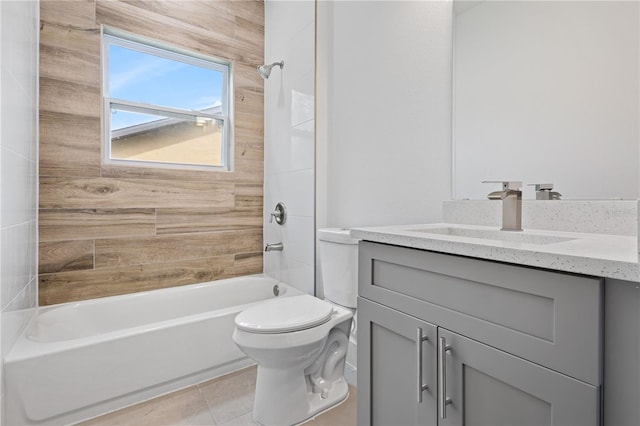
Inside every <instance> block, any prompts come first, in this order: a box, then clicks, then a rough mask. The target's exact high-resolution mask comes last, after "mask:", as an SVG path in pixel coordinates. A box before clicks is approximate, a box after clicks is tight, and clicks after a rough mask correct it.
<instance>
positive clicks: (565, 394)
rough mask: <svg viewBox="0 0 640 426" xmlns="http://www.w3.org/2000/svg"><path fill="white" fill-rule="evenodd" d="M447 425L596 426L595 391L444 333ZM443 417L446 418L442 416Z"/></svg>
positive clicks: (444, 421) (440, 335) (441, 334)
mask: <svg viewBox="0 0 640 426" xmlns="http://www.w3.org/2000/svg"><path fill="white" fill-rule="evenodd" d="M438 338H444V339H445V341H446V346H448V347H449V350H447V351H446V355H445V357H444V360H445V362H444V365H443V366H442V367H440V368H444V369H445V371H446V374H445V375H444V376H443V377H444V378H445V388H446V392H445V393H446V397H447V398H449V399H450V400H451V403H450V404H448V405H446V407H445V410H446V415H445V418H444V419H440V422H439V424H440V425H443V426H448V425H451V426H458V425H463V424H464V425H487V426H488V425H492V426H525V425H531V426H542V425H576V426H583V425H597V424H598V412H599V400H598V390H597V389H596V387H595V386H592V385H588V384H586V383H584V382H581V381H578V380H575V379H572V378H570V377H567V376H565V375H563V374H560V373H557V372H555V371H552V370H549V369H547V368H544V367H541V366H539V365H537V364H534V363H532V362H529V361H526V360H524V359H522V358H519V357H515V356H513V355H510V354H508V353H506V352H503V351H499V350H497V349H495V348H492V347H490V346H487V345H484V344H482V343H479V342H476V341H474V340H471V339H468V338H466V337H464V336H461V335H459V334H457V333H453V332H450V331H448V330H445V329H442V328H440V329H438ZM441 414H442V413H441Z"/></svg>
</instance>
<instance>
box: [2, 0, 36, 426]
mask: <svg viewBox="0 0 640 426" xmlns="http://www.w3.org/2000/svg"><path fill="white" fill-rule="evenodd" d="M38 23H39V3H38V2H37V1H0V70H1V73H0V306H1V308H2V314H1V316H0V333H1V334H2V339H1V343H0V346H1V350H0V353H1V354H2V360H3V363H4V357H5V355H6V354H7V352H8V351H9V349H11V347H12V346H13V343H14V342H15V339H16V336H17V335H18V333H19V332H20V331H21V329H22V328H23V327H24V325H25V324H26V322H27V321H28V319H29V318H30V316H31V314H32V312H33V308H35V307H36V305H37V285H38V279H37V257H38V254H37V231H38V229H37V193H38V192H37V191H38V189H37V185H38V179H37V173H38V172H37V166H38V160H37V158H38V124H37V118H38V37H39V31H38ZM2 369H4V368H2ZM0 379H1V376H0ZM1 395H2V398H1V399H2V403H3V404H4V386H2V393H1ZM3 417H4V409H3V410H2V418H3ZM0 421H1V422H2V423H4V420H0Z"/></svg>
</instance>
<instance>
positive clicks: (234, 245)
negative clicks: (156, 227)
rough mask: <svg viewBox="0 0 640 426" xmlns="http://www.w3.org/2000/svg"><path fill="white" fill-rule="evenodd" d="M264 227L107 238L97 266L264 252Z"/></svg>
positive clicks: (101, 244)
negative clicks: (230, 230) (175, 234)
mask: <svg viewBox="0 0 640 426" xmlns="http://www.w3.org/2000/svg"><path fill="white" fill-rule="evenodd" d="M261 249H262V229H257V230H249V231H233V232H212V233H197V234H186V235H179V236H160V237H154V238H139V239H138V238H128V239H123V238H120V239H116V238H114V239H108V240H97V241H96V260H95V262H96V268H113V267H119V266H127V265H137V264H151V263H165V262H172V261H173V262H177V261H183V260H192V259H201V258H208V257H215V256H221V255H232V256H234V271H233V273H234V275H238V274H237V273H236V272H235V263H238V259H237V258H238V256H239V253H255V252H260V254H261V252H262V250H261Z"/></svg>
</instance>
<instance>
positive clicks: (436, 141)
mask: <svg viewBox="0 0 640 426" xmlns="http://www.w3.org/2000/svg"><path fill="white" fill-rule="evenodd" d="M327 3H329V4H327ZM318 14H319V17H321V16H322V17H323V18H322V20H320V19H319V22H318V35H319V39H318V58H319V60H318V97H319V99H318V154H319V155H318V161H319V163H318V184H319V187H318V200H319V202H318V227H322V226H326V225H328V226H340V227H355V226H367V225H384V224H403V223H426V222H432V221H438V220H440V218H441V217H442V206H441V203H442V201H443V200H448V199H450V197H451V14H452V11H451V2H449V1H418V2H416V1H365V2H361V1H353V2H351V1H335V2H320V3H319V12H318ZM321 98H322V99H321Z"/></svg>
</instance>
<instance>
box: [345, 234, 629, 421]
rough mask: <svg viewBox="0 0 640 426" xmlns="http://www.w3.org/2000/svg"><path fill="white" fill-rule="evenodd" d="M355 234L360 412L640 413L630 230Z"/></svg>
mask: <svg viewBox="0 0 640 426" xmlns="http://www.w3.org/2000/svg"><path fill="white" fill-rule="evenodd" d="M351 234H352V236H353V237H356V238H360V239H361V240H362V241H361V243H360V252H359V303H358V316H359V323H360V324H359V335H358V423H359V424H363V425H370V424H387V425H388V424H414V425H416V424H427V425H462V424H484V425H522V424H535V425H546V424H548V425H552V424H554V425H558V424H562V425H602V424H605V425H607V426H609V425H611V426H613V425H637V424H640V409H639V408H638V404H637V401H639V400H640V368H639V367H638V366H637V363H638V362H637V361H638V359H639V358H638V356H639V355H640V344H639V338H638V334H639V332H638V324H639V322H638V320H639V319H640V290H638V286H637V285H636V282H637V281H638V268H637V250H636V248H635V239H634V238H633V237H627V236H612V235H596V234H579V233H567V232H542V231H531V232H524V233H504V232H502V233H501V232H500V231H498V230H497V228H495V227H486V226H470V225H450V224H434V225H422V226H411V227H407V226H405V227H377V228H361V229H355V230H352V232H351ZM629 250H630V252H629ZM634 253H635V254H636V257H635V258H634V256H633V255H632V254H634ZM629 254H631V256H629Z"/></svg>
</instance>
